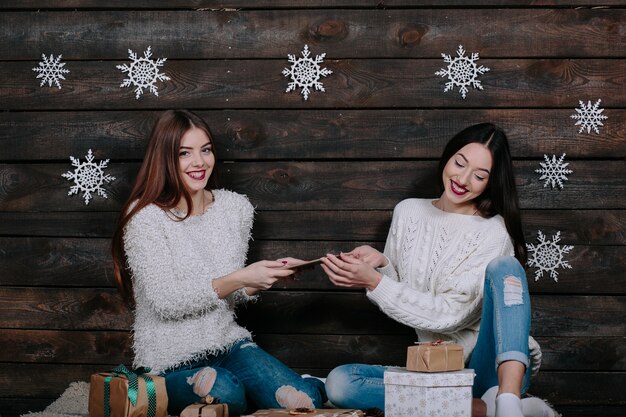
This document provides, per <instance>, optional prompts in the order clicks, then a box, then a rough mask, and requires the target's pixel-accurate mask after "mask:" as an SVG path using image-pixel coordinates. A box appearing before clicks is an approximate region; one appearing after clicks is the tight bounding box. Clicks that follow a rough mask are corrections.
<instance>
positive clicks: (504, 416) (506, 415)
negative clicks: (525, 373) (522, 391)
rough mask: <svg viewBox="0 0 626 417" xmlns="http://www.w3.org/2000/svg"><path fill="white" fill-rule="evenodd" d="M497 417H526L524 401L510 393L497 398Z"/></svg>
mask: <svg viewBox="0 0 626 417" xmlns="http://www.w3.org/2000/svg"><path fill="white" fill-rule="evenodd" d="M496 417H524V413H522V400H520V398H519V397H518V396H517V395H515V394H513V393H510V392H505V393H502V394H500V395H498V396H497V397H496Z"/></svg>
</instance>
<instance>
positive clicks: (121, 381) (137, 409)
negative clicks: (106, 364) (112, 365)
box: [89, 373, 167, 417]
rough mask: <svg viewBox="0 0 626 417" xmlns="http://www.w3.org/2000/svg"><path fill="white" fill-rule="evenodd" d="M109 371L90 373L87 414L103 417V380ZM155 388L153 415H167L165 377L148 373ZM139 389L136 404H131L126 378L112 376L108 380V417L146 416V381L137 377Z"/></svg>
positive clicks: (92, 416) (93, 416) (165, 416)
mask: <svg viewBox="0 0 626 417" xmlns="http://www.w3.org/2000/svg"><path fill="white" fill-rule="evenodd" d="M109 375H111V373H99V374H93V375H91V384H90V386H89V416H90V417H104V380H105V379H106V377H108V376H109ZM150 377H151V378H152V380H153V381H154V387H155V388H156V399H157V401H156V414H155V417H167V392H166V390H165V378H163V377H160V376H157V375H150ZM137 382H138V384H139V390H138V393H137V404H136V405H133V404H132V403H131V402H130V400H129V399H128V379H126V377H123V376H114V377H113V378H111V380H110V381H109V387H110V396H109V405H110V417H146V416H147V415H148V393H147V391H146V381H144V380H143V378H141V377H139V378H138V381H137Z"/></svg>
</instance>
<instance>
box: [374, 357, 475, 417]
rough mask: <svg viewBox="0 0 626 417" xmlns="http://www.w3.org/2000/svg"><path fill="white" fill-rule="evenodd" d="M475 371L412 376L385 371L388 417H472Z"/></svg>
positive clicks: (401, 371) (395, 370)
mask: <svg viewBox="0 0 626 417" xmlns="http://www.w3.org/2000/svg"><path fill="white" fill-rule="evenodd" d="M474 375H475V374H474V370H473V369H462V370H460V371H451V372H433V373H425V372H412V371H407V369H406V368H400V367H389V368H387V369H385V416H390V417H427V416H428V417H451V416H453V417H471V415H472V385H473V384H474Z"/></svg>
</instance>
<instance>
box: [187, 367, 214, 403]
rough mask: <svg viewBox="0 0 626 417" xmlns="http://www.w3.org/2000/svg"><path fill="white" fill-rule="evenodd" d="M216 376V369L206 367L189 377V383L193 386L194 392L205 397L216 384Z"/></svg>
mask: <svg viewBox="0 0 626 417" xmlns="http://www.w3.org/2000/svg"><path fill="white" fill-rule="evenodd" d="M216 378H217V372H216V371H215V369H213V368H210V367H206V368H202V369H201V370H199V371H198V372H196V373H195V374H193V375H192V376H190V377H188V378H187V383H188V384H189V385H192V386H193V392H194V393H195V394H196V395H198V396H200V397H205V396H207V395H209V392H210V391H211V389H212V388H213V385H214V384H215V379H216Z"/></svg>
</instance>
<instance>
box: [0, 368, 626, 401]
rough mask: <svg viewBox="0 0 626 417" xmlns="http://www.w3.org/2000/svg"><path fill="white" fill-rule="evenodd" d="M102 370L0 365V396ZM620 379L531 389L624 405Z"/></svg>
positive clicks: (555, 379)
mask: <svg viewBox="0 0 626 417" xmlns="http://www.w3.org/2000/svg"><path fill="white" fill-rule="evenodd" d="M106 369H108V368H107V367H106V366H102V365H48V364H0V396H1V397H24V398H38V397H45V398H49V397H53V398H54V397H56V396H59V395H60V394H61V393H62V392H63V391H64V390H65V389H66V388H67V386H68V385H69V384H70V383H71V382H73V381H78V380H82V381H87V380H88V378H89V376H90V375H91V374H92V373H95V372H102V371H103V370H106ZM296 370H297V371H301V370H303V369H301V368H296ZM318 375H320V374H318ZM624 378H626V373H624V372H541V373H540V374H539V376H538V377H537V379H536V381H535V382H534V383H533V385H532V387H531V392H532V393H533V394H535V395H537V396H541V397H543V398H547V399H548V400H549V401H551V402H552V403H554V404H557V405H560V404H564V405H590V404H610V405H612V406H616V405H618V404H619V405H625V404H626V402H625V400H624V398H623V393H622V386H623V382H624Z"/></svg>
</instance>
